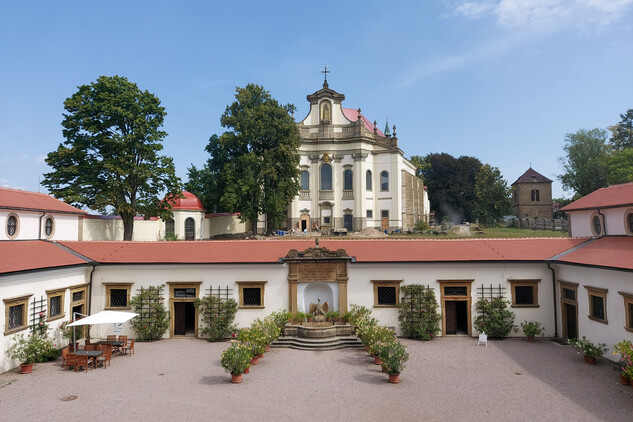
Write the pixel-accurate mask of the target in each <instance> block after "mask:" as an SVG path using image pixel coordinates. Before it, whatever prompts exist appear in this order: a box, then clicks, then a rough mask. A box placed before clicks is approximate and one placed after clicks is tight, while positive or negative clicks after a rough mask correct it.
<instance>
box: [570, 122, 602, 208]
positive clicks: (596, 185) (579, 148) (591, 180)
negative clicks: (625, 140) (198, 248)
mask: <svg viewBox="0 0 633 422" xmlns="http://www.w3.org/2000/svg"><path fill="white" fill-rule="evenodd" d="M563 150H564V151H565V156H564V157H561V158H559V160H560V162H561V165H562V166H563V170H564V172H563V174H561V175H559V176H558V178H559V179H560V181H561V183H562V185H563V189H565V190H568V191H569V190H571V191H574V192H575V193H576V194H578V195H580V196H585V195H587V194H589V193H591V192H593V191H595V190H596V189H600V188H602V187H605V186H607V162H608V159H609V155H610V147H609V145H607V132H606V131H605V130H604V129H599V128H595V129H590V130H587V129H580V130H579V131H577V132H575V133H568V134H567V135H565V140H564V141H563Z"/></svg>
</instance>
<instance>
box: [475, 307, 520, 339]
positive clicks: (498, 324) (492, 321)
mask: <svg viewBox="0 0 633 422" xmlns="http://www.w3.org/2000/svg"><path fill="white" fill-rule="evenodd" d="M508 303H510V302H508V301H506V300H504V299H503V298H502V297H496V298H494V299H492V300H488V299H479V300H478V301H477V311H478V312H479V313H480V314H481V315H478V316H477V318H475V329H476V330H477V331H479V332H480V333H483V332H485V333H486V334H487V335H488V337H490V338H506V337H507V336H508V334H510V331H512V329H513V328H514V312H512V311H510V310H508V309H507V307H508Z"/></svg>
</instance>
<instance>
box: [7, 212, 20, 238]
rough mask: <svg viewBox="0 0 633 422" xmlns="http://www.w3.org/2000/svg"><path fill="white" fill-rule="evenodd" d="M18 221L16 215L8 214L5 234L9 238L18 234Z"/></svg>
mask: <svg viewBox="0 0 633 422" xmlns="http://www.w3.org/2000/svg"><path fill="white" fill-rule="evenodd" d="M18 229H19V223H18V217H17V216H15V215H10V216H9V218H7V236H9V239H14V238H15V237H17V235H18Z"/></svg>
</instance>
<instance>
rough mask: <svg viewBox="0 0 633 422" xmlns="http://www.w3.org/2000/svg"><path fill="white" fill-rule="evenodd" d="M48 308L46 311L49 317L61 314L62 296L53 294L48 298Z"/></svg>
mask: <svg viewBox="0 0 633 422" xmlns="http://www.w3.org/2000/svg"><path fill="white" fill-rule="evenodd" d="M49 306H50V309H49V310H48V313H49V315H50V316H51V317H55V316H57V315H61V313H62V297H61V296H53V297H51V300H50V304H49Z"/></svg>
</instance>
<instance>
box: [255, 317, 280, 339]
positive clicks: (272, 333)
mask: <svg viewBox="0 0 633 422" xmlns="http://www.w3.org/2000/svg"><path fill="white" fill-rule="evenodd" d="M251 328H253V329H256V330H259V331H261V332H262V334H264V337H265V338H266V343H265V345H268V346H269V345H270V344H271V343H272V342H273V341H275V340H277V339H278V338H279V336H280V334H281V330H280V329H279V328H278V327H277V325H276V324H275V322H274V321H273V320H272V319H271V318H265V319H264V320H263V321H262V320H260V319H256V320H255V321H253V323H252V324H251Z"/></svg>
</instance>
